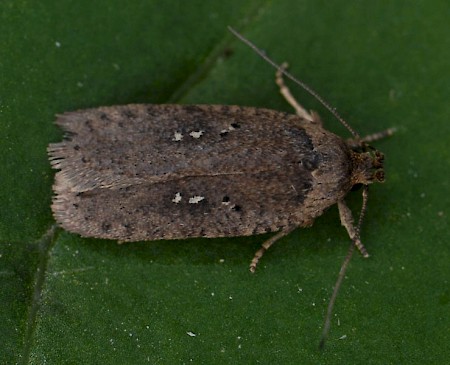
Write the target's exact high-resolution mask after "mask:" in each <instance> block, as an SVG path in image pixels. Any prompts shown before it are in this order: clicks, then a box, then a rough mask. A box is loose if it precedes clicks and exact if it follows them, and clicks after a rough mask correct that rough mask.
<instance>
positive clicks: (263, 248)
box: [250, 226, 297, 273]
mask: <svg viewBox="0 0 450 365" xmlns="http://www.w3.org/2000/svg"><path fill="white" fill-rule="evenodd" d="M296 228H297V227H296V226H290V227H287V228H285V229H283V230H282V231H280V232H278V233H277V234H276V235H275V236H273V237H271V238H269V239H268V240H267V241H264V242H263V244H262V245H261V248H260V249H259V250H258V251H256V252H255V256H254V257H253V259H252V262H251V263H250V271H251V272H252V273H254V272H255V270H256V266H257V265H258V262H259V260H260V259H261V257H262V256H263V255H264V253H265V252H266V251H267V250H268V249H269V248H270V246H272V245H273V244H274V243H275V242H277V241H278V240H279V239H280V238H282V237H284V236H286V235H288V234H289V233H291V232H292V231H293V230H294V229H296Z"/></svg>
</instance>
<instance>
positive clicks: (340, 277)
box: [319, 242, 355, 350]
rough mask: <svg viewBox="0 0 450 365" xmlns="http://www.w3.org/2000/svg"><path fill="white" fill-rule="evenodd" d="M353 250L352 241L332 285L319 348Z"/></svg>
mask: <svg viewBox="0 0 450 365" xmlns="http://www.w3.org/2000/svg"><path fill="white" fill-rule="evenodd" d="M354 250H355V245H354V244H353V242H352V243H351V245H350V248H349V249H348V253H347V256H346V257H345V259H344V262H343V263H342V265H341V269H340V270H339V275H338V278H337V280H336V284H335V285H334V290H333V294H332V295H331V298H330V302H329V303H328V308H327V314H326V317H325V324H324V326H323V332H322V338H321V339H320V343H319V349H320V350H323V348H324V347H325V341H326V340H327V336H328V332H329V331H330V326H331V315H332V314H333V308H334V303H335V302H336V298H337V295H338V293H339V289H340V288H341V284H342V281H343V280H344V277H345V272H346V271H347V267H348V264H349V263H350V260H351V258H352V255H353V251H354Z"/></svg>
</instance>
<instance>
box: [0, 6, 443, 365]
mask: <svg viewBox="0 0 450 365" xmlns="http://www.w3.org/2000/svg"><path fill="white" fill-rule="evenodd" d="M449 10H450V9H449V5H448V2H445V1H438V0H433V1H427V2H425V1H415V2H410V1H377V2H362V1H354V0H351V1H343V0H338V1H333V2H325V1H312V0H305V1H293V0H292V1H277V2H275V1H242V0H241V1H237V0H232V1H221V2H219V1H209V2H205V1H198V0H196V1H193V0H191V1H175V0H172V1H146V2H143V1H131V2H127V3H125V2H118V1H114V0H109V1H105V0H101V1H95V2H90V1H85V0H79V1H76V2H73V1H65V0H62V1H58V2H53V1H48V0H45V1H40V2H34V3H30V2H25V1H12V0H5V1H3V2H1V4H0V85H1V86H0V136H1V137H2V138H1V141H0V159H1V161H0V166H2V168H1V173H0V179H1V180H0V181H1V186H2V188H1V189H0V287H1V289H0V294H1V298H0V299H1V302H0V303H1V306H2V310H1V311H0V336H1V337H0V340H1V341H0V343H1V346H0V362H1V363H5V364H14V363H23V364H42V363H47V364H94V363H108V364H116V363H117V364H123V363H130V364H141V363H150V364H181V363H191V362H192V363H199V364H231V363H233V364H236V363H238V364H241V363H242V364H253V363H264V364H266V363H267V364H269V363H281V364H290V363H302V364H303V363H311V364H317V363H326V364H343V363H346V364H349V363H370V364H398V363H407V364H423V363H429V364H442V363H445V362H447V361H448V358H450V351H449V347H448V343H449V342H450V332H449V328H450V320H449V315H448V314H449V309H450V308H449V307H450V291H449V282H448V280H449V277H450V265H449V262H450V251H449V245H448V241H449V238H450V229H449V215H450V200H449V199H448V196H449V195H450V187H449V167H450V149H449V147H448V142H449V139H448V138H449V135H450V123H449V122H448V121H449V116H450V105H449V103H448V97H449V95H450V82H449V81H450V80H449V68H448V59H450V51H449V50H450V45H449V37H448V13H449ZM228 25H231V26H233V27H235V28H236V29H237V30H238V31H240V32H242V33H243V34H244V35H245V36H246V37H248V38H249V39H251V40H252V41H253V42H255V43H256V44H257V45H258V46H259V47H260V48H262V49H264V50H265V51H266V52H267V53H268V54H269V55H270V56H271V57H272V58H274V59H275V60H276V61H277V62H283V61H288V62H289V63H290V72H291V73H293V74H294V75H296V76H298V77H299V78H300V79H302V80H303V81H305V82H307V83H308V84H310V85H311V86H313V88H314V89H315V90H317V91H319V92H320V94H321V95H322V96H323V97H324V98H325V99H326V100H328V101H329V102H330V103H331V104H332V105H334V106H335V107H336V108H337V110H339V112H340V113H341V114H342V115H343V116H344V117H345V118H346V119H347V121H348V122H349V123H350V125H352V127H353V128H354V129H356V130H357V131H358V132H359V133H361V134H369V133H372V132H375V131H380V130H383V129H386V128H389V127H397V129H398V132H397V133H396V134H395V135H394V136H393V137H391V138H389V139H386V140H383V141H380V142H378V143H376V146H377V148H379V149H380V150H381V151H383V152H384V153H385V155H386V174H387V181H386V183H385V184H384V185H377V186H373V187H372V188H371V191H370V197H369V210H368V213H367V216H366V221H365V224H364V228H363V232H362V238H363V242H364V243H365V245H366V247H367V249H368V251H369V253H370V254H371V257H370V258H369V259H367V260H365V259H363V258H361V257H360V256H358V255H355V257H354V259H353V261H352V263H351V265H350V267H349V270H348V272H347V277H346V280H344V283H343V287H342V290H341V292H340V295H339V297H338V299H337V303H336V307H335V313H334V315H333V321H332V328H331V332H330V336H329V341H328V343H327V346H326V347H325V350H324V351H319V350H318V343H319V339H320V335H321V330H322V327H323V320H324V314H325V312H326V308H327V304H328V300H329V297H330V295H331V293H332V287H333V285H334V283H335V280H336V276H337V273H338V271H339V268H340V265H341V261H342V260H343V258H344V256H345V254H346V251H347V247H348V245H349V239H348V237H347V235H346V233H345V231H344V229H343V228H342V227H341V226H340V223H339V217H338V214H337V210H336V209H335V208H332V209H330V210H329V211H328V212H326V213H325V214H324V215H323V216H322V217H320V218H319V219H318V220H317V221H316V222H315V224H314V226H313V227H312V228H310V229H298V230H296V231H295V232H294V233H292V234H291V235H289V236H287V237H285V238H284V239H282V240H281V241H280V242H279V243H277V244H276V245H275V246H274V247H273V248H272V249H271V250H270V251H269V252H268V253H266V255H265V256H264V257H263V259H262V262H261V264H260V266H259V267H258V270H257V272H256V274H255V275H251V274H250V273H249V272H248V264H249V262H250V259H251V258H252V256H253V253H254V252H255V251H256V250H257V249H258V247H259V246H260V244H261V243H262V242H263V241H264V239H266V238H267V237H268V236H254V237H246V238H229V239H190V240H185V241H159V242H148V243H139V244H127V245H117V244H116V243H115V242H111V241H105V240H95V239H83V238H80V237H78V236H76V235H74V234H70V233H68V232H64V231H63V230H61V229H59V228H55V227H54V220H53V218H52V215H51V210H50V202H51V196H52V191H51V185H52V181H53V176H54V171H52V170H51V168H50V165H49V163H48V159H47V154H46V146H47V145H48V143H50V142H57V141H59V140H61V138H62V132H61V131H60V130H59V129H58V128H57V127H56V126H55V125H54V124H53V120H54V119H55V117H54V115H55V114H56V113H62V112H64V111H70V110H76V109H82V108H86V107H96V106H101V105H114V104H127V103H141V102H142V103H144V102H146V103H167V102H179V103H197V104H207V103H213V104H238V105H248V106H257V107H267V108H272V109H277V110H283V111H287V112H292V110H291V108H290V106H289V105H288V104H287V103H286V102H285V101H284V100H283V99H282V97H281V96H280V95H279V92H278V90H277V86H276V85H275V83H274V70H273V69H272V68H271V67H270V66H269V65H267V64H266V63H265V62H264V61H262V60H261V59H260V58H259V57H258V56H257V55H256V54H255V53H253V52H252V51H251V50H250V49H249V48H247V47H246V46H245V45H243V44H242V43H241V42H239V41H238V40H237V39H235V38H234V37H233V36H232V35H231V34H230V33H229V32H228V30H227V28H226V27H227V26H228ZM291 88H292V91H293V93H294V94H295V95H296V97H297V99H298V100H299V101H300V102H301V103H302V104H303V105H304V106H305V107H307V108H308V109H314V110H318V111H319V113H320V114H321V116H322V119H323V120H324V123H325V125H326V127H327V128H328V129H330V130H332V131H334V132H336V133H337V134H339V135H341V136H343V137H345V138H346V137H349V135H348V132H346V130H345V129H344V128H343V127H341V126H339V123H338V122H337V121H336V120H334V119H333V118H332V117H331V116H330V114H329V113H328V112H327V111H325V110H324V109H323V108H321V107H320V106H319V104H318V102H317V101H316V100H313V98H312V97H310V96H309V95H308V94H307V93H305V92H304V91H302V90H300V89H299V88H297V87H295V86H292V85H291ZM349 202H350V205H351V207H352V208H353V209H354V211H355V212H357V211H358V209H359V206H360V195H359V194H356V193H354V194H351V196H350V197H349Z"/></svg>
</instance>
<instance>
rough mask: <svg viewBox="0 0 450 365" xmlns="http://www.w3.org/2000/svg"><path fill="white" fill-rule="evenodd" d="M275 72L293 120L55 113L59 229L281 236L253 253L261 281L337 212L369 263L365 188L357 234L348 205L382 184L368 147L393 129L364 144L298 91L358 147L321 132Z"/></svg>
mask: <svg viewBox="0 0 450 365" xmlns="http://www.w3.org/2000/svg"><path fill="white" fill-rule="evenodd" d="M238 36H239V35H238ZM239 37H240V36H239ZM241 39H242V38H241ZM243 40H244V42H246V43H248V41H247V40H245V39H243ZM250 46H251V47H252V48H254V49H255V47H254V46H253V45H251V44H250ZM256 51H257V52H259V53H260V54H261V52H260V51H259V50H257V49H256ZM262 56H263V57H264V58H266V56H264V55H262ZM266 59H267V58H266ZM269 62H271V63H272V61H270V60H269ZM272 64H273V63H272ZM275 67H276V68H277V69H278V72H277V83H278V85H279V86H280V90H281V93H282V94H283V95H284V96H285V98H286V99H287V101H288V102H289V103H290V104H291V105H292V106H293V107H294V108H295V110H296V114H295V115H294V114H287V113H283V112H278V111H273V110H268V109H262V108H252V107H240V106H225V105H151V104H134V105H124V106H110V107H99V108H93V109H86V110H79V111H74V112H68V113H64V114H62V115H59V116H58V118H57V121H56V123H57V125H58V126H60V127H61V128H62V129H63V130H64V131H65V139H64V141H62V142H60V143H52V144H50V145H49V147H48V153H49V156H50V161H51V164H52V167H53V168H55V169H58V170H60V171H58V172H57V173H56V176H55V184H54V186H53V189H54V192H55V197H54V200H53V204H52V210H53V214H54V217H55V219H56V221H57V222H58V224H59V225H60V226H61V227H63V228H64V229H66V230H68V231H70V232H74V233H78V234H79V235H81V236H83V237H97V238H107V239H113V240H119V241H121V242H129V241H144V240H158V239H183V238H188V237H225V236H226V237H230V236H246V235H254V234H261V233H266V232H278V233H276V234H275V235H274V236H273V237H272V238H270V239H269V240H268V241H266V242H264V243H263V245H262V248H261V249H260V250H259V251H258V252H257V253H256V254H255V257H254V258H253V260H252V262H251V265H250V269H251V271H254V270H255V268H256V265H257V263H258V260H259V259H260V257H261V256H262V254H263V253H264V251H265V250H267V249H268V248H269V247H270V246H271V245H272V244H273V243H274V242H275V241H277V240H278V239H279V238H280V237H282V236H284V235H286V234H288V233H289V232H291V231H292V230H294V229H295V228H298V227H306V226H310V225H312V224H313V222H314V219H315V218H317V217H318V216H320V215H321V214H322V213H323V212H324V210H326V209H327V208H328V207H330V206H332V205H334V204H337V205H338V207H339V212H340V217H341V222H342V224H343V225H344V226H345V228H346V229H347V231H348V234H349V236H350V238H351V240H352V242H353V244H354V245H356V247H358V249H359V250H360V252H361V253H362V254H363V255H364V256H368V254H367V252H366V250H365V248H364V246H363V245H362V243H361V241H360V238H359V226H360V224H361V222H362V216H363V214H364V210H365V207H366V201H367V189H364V194H363V196H364V202H363V210H362V213H361V218H360V220H359V223H358V224H357V226H355V225H354V224H353V218H352V214H351V212H350V210H349V208H348V207H347V205H346V204H345V202H344V198H345V196H346V195H347V193H348V192H349V191H350V190H351V189H352V188H354V187H355V186H358V185H363V186H365V187H367V186H368V185H369V184H371V183H372V182H381V181H383V179H384V172H383V155H382V154H381V153H380V152H378V151H376V150H373V149H371V148H370V147H368V145H367V142H370V141H373V140H376V139H379V138H381V137H384V136H385V135H388V134H390V131H387V132H385V133H379V134H375V135H372V136H369V137H366V138H360V137H359V136H358V135H357V134H356V133H355V132H354V131H353V130H352V129H351V128H350V127H349V126H348V125H347V123H346V122H345V121H343V120H342V118H340V117H339V116H338V115H337V113H336V112H335V111H334V110H333V109H331V108H330V107H329V106H328V105H327V104H326V103H324V102H323V101H322V99H320V97H319V96H317V94H315V93H314V92H312V91H311V90H310V89H309V88H308V87H307V86H305V85H304V84H303V83H300V85H301V86H303V87H305V88H306V90H307V91H309V92H311V93H312V94H313V95H314V96H315V97H317V98H318V99H319V101H321V102H322V103H323V104H324V105H325V106H326V107H327V108H328V109H330V110H331V112H332V113H333V114H335V115H336V116H337V117H338V119H339V120H340V121H341V122H342V123H343V124H344V125H345V126H346V127H347V128H348V129H349V130H350V132H351V133H352V134H353V136H354V139H352V140H349V141H345V140H343V139H342V138H340V137H338V136H336V135H335V134H333V133H331V132H329V131H327V130H325V129H324V128H323V126H322V123H321V121H320V118H319V116H318V114H317V113H314V112H307V111H306V110H305V109H304V108H303V107H302V106H300V105H299V104H298V103H297V102H296V101H295V100H294V98H293V97H292V95H291V94H290V92H289V89H288V88H287V87H286V86H285V85H284V82H283V80H282V74H285V75H286V76H288V77H291V76H290V75H289V74H288V73H287V72H286V71H285V67H284V66H283V67H279V66H277V65H275ZM353 244H352V246H351V247H352V248H353ZM348 260H349V258H348ZM344 266H346V264H345V265H344ZM338 286H339V285H337V287H338ZM332 302H334V299H332ZM331 305H332V304H331ZM329 311H330V313H331V309H329ZM327 326H329V323H328V324H326V326H325V327H327Z"/></svg>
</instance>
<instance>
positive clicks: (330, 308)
mask: <svg viewBox="0 0 450 365" xmlns="http://www.w3.org/2000/svg"><path fill="white" fill-rule="evenodd" d="M362 197H363V202H362V206H361V213H360V214H359V219H358V225H357V226H356V236H355V238H354V240H353V241H355V240H356V239H359V236H360V233H361V225H362V222H363V220H364V216H365V214H366V210H367V201H368V199H369V186H368V185H364V190H363V192H362ZM354 250H355V245H354V242H352V243H351V245H350V248H349V250H348V253H347V256H346V257H345V259H344V262H343V263H342V265H341V269H340V270H339V275H338V278H337V280H336V284H335V285H334V290H333V294H332V295H331V298H330V302H329V303H328V308H327V314H326V316H325V324H324V326H323V332H322V338H321V339H320V343H319V349H321V350H323V348H324V347H325V342H326V340H327V337H328V332H329V331H330V326H331V315H332V314H333V308H334V303H335V302H336V298H337V295H338V292H339V289H340V288H341V284H342V281H343V280H344V277H345V272H346V271H347V267H348V264H349V263H350V260H351V258H352V255H353V251H354Z"/></svg>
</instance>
